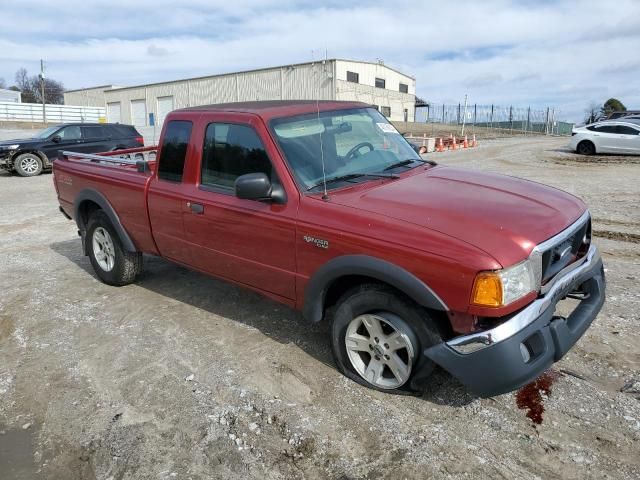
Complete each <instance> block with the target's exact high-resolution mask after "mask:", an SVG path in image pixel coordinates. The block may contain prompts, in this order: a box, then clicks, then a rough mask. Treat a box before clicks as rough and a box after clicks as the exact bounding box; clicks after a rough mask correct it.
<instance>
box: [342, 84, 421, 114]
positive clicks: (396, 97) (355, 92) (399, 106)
mask: <svg viewBox="0 0 640 480" xmlns="http://www.w3.org/2000/svg"><path fill="white" fill-rule="evenodd" d="M336 98H337V99H338V100H352V101H357V102H365V103H369V104H371V105H378V106H385V107H390V108H391V117H390V118H389V119H390V120H393V121H404V109H405V108H406V109H407V110H408V117H409V121H410V122H413V121H414V118H415V102H416V99H415V96H414V95H411V94H408V93H400V92H394V91H392V90H387V89H382V88H375V87H371V86H369V85H362V84H359V83H351V82H347V81H346V80H336Z"/></svg>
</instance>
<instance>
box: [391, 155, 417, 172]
mask: <svg viewBox="0 0 640 480" xmlns="http://www.w3.org/2000/svg"><path fill="white" fill-rule="evenodd" d="M413 162H422V163H424V160H422V159H421V158H420V159H418V158H408V159H406V160H400V161H399V162H396V163H392V164H391V165H389V166H388V167H385V168H384V169H383V170H382V171H383V172H386V171H387V170H393V169H394V168H398V167H406V166H407V165H410V164H412V163H413Z"/></svg>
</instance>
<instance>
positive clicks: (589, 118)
mask: <svg viewBox="0 0 640 480" xmlns="http://www.w3.org/2000/svg"><path fill="white" fill-rule="evenodd" d="M600 108H601V107H600V105H598V102H591V103H589V106H588V107H587V109H586V110H585V119H584V123H586V124H587V125H588V124H590V123H594V122H597V121H598V119H599V118H600Z"/></svg>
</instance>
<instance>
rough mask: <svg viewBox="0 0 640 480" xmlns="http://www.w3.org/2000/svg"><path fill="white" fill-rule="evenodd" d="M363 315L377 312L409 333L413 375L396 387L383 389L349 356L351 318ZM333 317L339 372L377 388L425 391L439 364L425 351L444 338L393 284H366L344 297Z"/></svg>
mask: <svg viewBox="0 0 640 480" xmlns="http://www.w3.org/2000/svg"><path fill="white" fill-rule="evenodd" d="M363 314H374V315H376V316H378V317H380V318H382V319H383V320H384V322H387V323H388V324H389V325H392V326H393V328H394V329H395V330H396V331H398V332H399V333H401V334H404V335H406V338H407V339H408V340H409V341H410V343H411V350H412V351H413V357H412V359H411V361H409V359H408V358H407V364H410V365H411V369H410V375H409V377H408V379H407V380H406V381H405V382H404V383H403V384H401V385H399V386H398V387H397V388H392V387H388V386H387V387H385V388H381V387H380V386H377V385H375V384H374V383H371V382H369V381H368V380H366V379H365V378H363V377H362V376H361V375H360V374H359V373H358V371H357V370H356V368H355V367H354V365H353V363H352V361H351V360H350V358H349V354H348V352H347V346H346V343H345V338H346V335H347V330H348V328H349V324H350V323H351V321H352V320H354V319H356V318H357V317H359V316H360V315H363ZM332 317H333V318H332V325H331V348H332V351H333V357H334V360H335V362H336V364H337V366H338V369H339V370H340V372H342V373H343V374H344V375H345V376H347V377H348V378H350V379H352V380H354V381H356V382H358V383H360V384H361V385H364V386H366V387H369V388H372V389H374V390H380V391H384V392H389V393H396V394H408V393H409V394H421V393H423V392H424V390H425V388H426V385H427V383H428V382H429V377H430V376H431V374H432V373H433V371H434V369H435V366H436V365H435V364H434V363H433V362H432V361H431V360H429V359H428V358H427V357H425V356H424V355H423V354H422V352H423V350H424V349H425V348H427V347H430V346H433V345H436V344H438V343H440V342H441V341H442V340H441V336H440V333H439V331H438V328H437V327H436V325H435V322H434V321H433V319H432V317H431V316H430V315H429V313H428V312H427V311H426V310H425V309H423V308H421V307H420V306H418V305H416V304H415V303H414V302H413V301H411V300H410V299H409V298H407V297H405V296H403V295H402V294H400V293H399V292H397V291H395V290H393V289H392V288H390V287H387V286H385V285H380V284H363V285H360V286H358V287H355V288H353V289H351V290H349V291H348V292H346V293H345V294H344V295H343V296H342V298H341V299H340V300H339V301H338V304H337V305H336V308H335V310H334V311H333V314H332ZM389 325H387V326H389ZM364 355H366V354H364ZM385 357H386V355H385ZM387 368H388V367H385V372H388V373H390V369H389V370H387Z"/></svg>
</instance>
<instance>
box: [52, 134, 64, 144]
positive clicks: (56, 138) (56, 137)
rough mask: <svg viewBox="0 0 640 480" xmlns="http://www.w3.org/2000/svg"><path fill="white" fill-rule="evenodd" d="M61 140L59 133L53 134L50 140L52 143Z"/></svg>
mask: <svg viewBox="0 0 640 480" xmlns="http://www.w3.org/2000/svg"><path fill="white" fill-rule="evenodd" d="M61 140H62V138H61V137H60V135H54V136H53V138H51V141H52V142H53V143H60V141H61Z"/></svg>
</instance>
